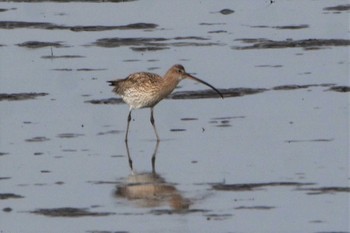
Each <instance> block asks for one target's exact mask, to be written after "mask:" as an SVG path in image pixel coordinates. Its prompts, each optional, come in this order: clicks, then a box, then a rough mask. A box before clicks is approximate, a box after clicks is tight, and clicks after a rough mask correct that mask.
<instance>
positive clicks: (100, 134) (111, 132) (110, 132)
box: [97, 130, 122, 136]
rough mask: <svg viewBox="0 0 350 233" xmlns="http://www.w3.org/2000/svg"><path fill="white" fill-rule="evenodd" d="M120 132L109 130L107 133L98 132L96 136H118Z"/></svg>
mask: <svg viewBox="0 0 350 233" xmlns="http://www.w3.org/2000/svg"><path fill="white" fill-rule="evenodd" d="M121 132H122V131H120V130H109V131H105V132H100V133H98V134H97V136H102V135H109V134H119V133H121Z"/></svg>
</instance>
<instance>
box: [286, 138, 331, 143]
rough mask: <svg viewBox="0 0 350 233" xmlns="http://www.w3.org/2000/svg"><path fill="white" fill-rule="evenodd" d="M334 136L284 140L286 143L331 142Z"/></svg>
mask: <svg viewBox="0 0 350 233" xmlns="http://www.w3.org/2000/svg"><path fill="white" fill-rule="evenodd" d="M332 141H334V138H318V139H308V140H295V139H293V140H286V141H285V142H287V143H300V142H332Z"/></svg>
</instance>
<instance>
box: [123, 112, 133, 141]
mask: <svg viewBox="0 0 350 233" xmlns="http://www.w3.org/2000/svg"><path fill="white" fill-rule="evenodd" d="M131 111H132V110H131V109H130V110H129V115H128V125H127V126H126V133H125V142H127V141H128V133H129V125H130V121H131Z"/></svg>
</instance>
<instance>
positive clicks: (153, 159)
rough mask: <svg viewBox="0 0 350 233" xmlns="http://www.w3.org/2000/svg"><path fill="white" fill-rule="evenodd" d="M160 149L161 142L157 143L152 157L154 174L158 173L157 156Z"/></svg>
mask: <svg viewBox="0 0 350 233" xmlns="http://www.w3.org/2000/svg"><path fill="white" fill-rule="evenodd" d="M158 147H159V141H157V144H156V147H155V148H154V152H153V155H152V160H151V161H152V172H153V173H156V156H157V152H158Z"/></svg>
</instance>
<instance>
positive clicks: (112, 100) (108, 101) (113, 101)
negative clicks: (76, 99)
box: [85, 98, 125, 104]
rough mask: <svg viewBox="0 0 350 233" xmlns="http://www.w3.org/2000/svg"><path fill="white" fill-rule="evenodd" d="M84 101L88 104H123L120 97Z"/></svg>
mask: <svg viewBox="0 0 350 233" xmlns="http://www.w3.org/2000/svg"><path fill="white" fill-rule="evenodd" d="M85 103H90V104H124V103H125V102H124V101H123V99H122V98H109V99H99V100H87V101H85Z"/></svg>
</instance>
